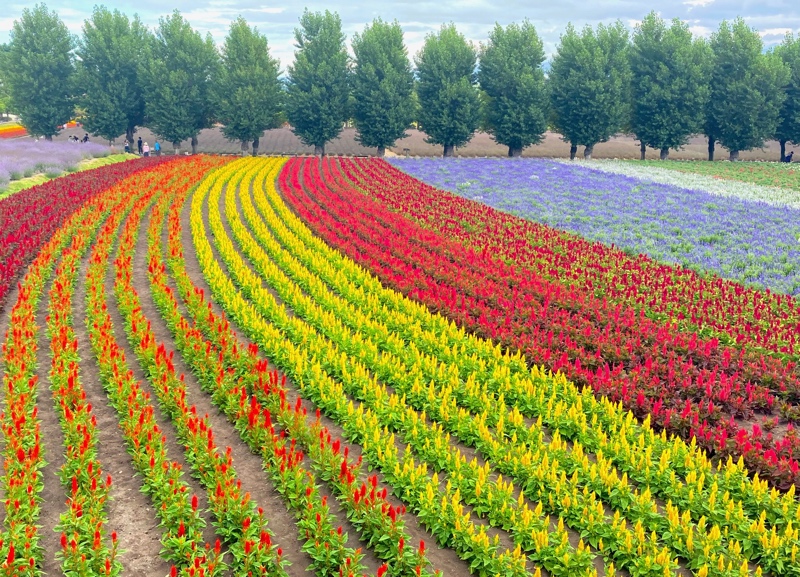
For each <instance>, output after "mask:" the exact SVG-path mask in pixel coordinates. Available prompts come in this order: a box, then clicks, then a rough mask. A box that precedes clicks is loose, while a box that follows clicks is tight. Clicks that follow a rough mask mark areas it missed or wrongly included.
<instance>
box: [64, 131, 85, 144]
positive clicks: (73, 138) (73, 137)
mask: <svg viewBox="0 0 800 577" xmlns="http://www.w3.org/2000/svg"><path fill="white" fill-rule="evenodd" d="M67 140H69V141H70V142H89V133H88V132H87V133H86V134H84V135H83V138H81V137H79V136H76V135H74V134H70V135H69V137H68V138H67Z"/></svg>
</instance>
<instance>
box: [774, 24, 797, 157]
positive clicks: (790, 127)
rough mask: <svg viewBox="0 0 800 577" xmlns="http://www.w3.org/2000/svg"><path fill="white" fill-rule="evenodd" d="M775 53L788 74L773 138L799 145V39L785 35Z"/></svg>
mask: <svg viewBox="0 0 800 577" xmlns="http://www.w3.org/2000/svg"><path fill="white" fill-rule="evenodd" d="M775 53H776V54H777V55H778V56H779V57H780V59H781V60H782V61H783V63H784V64H785V65H786V68H787V69H788V74H789V77H788V83H787V84H786V88H785V93H786V98H785V100H784V102H783V105H782V107H781V112H780V116H779V117H778V128H777V130H776V131H775V138H776V139H777V140H781V141H786V142H792V143H794V144H800V37H797V38H795V37H794V36H793V35H792V34H791V33H790V34H787V35H786V38H784V40H783V43H782V44H781V45H780V46H778V47H777V48H776V49H775Z"/></svg>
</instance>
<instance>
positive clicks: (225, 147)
mask: <svg viewBox="0 0 800 577" xmlns="http://www.w3.org/2000/svg"><path fill="white" fill-rule="evenodd" d="M84 134H85V131H84V130H83V129H82V128H69V129H67V130H64V131H62V132H61V134H59V135H58V136H56V137H54V138H53V140H67V138H68V137H69V136H71V135H75V136H83V135H84ZM140 136H141V138H142V140H143V141H145V142H147V143H148V144H149V145H150V147H151V149H152V146H153V143H154V142H155V135H154V134H153V133H152V132H151V131H150V130H149V129H147V128H140V129H139V130H138V132H137V133H136V138H139V137H140ZM355 137H356V130H355V128H345V129H344V130H343V131H342V133H341V134H340V135H339V138H336V139H335V140H332V141H331V142H329V143H328V145H327V147H326V152H327V153H328V154H338V155H355V156H371V155H374V154H375V153H376V150H375V149H374V148H366V147H364V146H361V145H360V144H359V143H358V142H356V139H355ZM425 138H426V135H425V133H424V132H420V131H419V130H414V129H411V130H408V136H407V137H406V138H403V139H401V140H399V141H397V145H396V146H393V147H392V148H389V149H387V150H386V153H387V154H386V156H387V157H388V156H406V155H408V156H441V155H442V147H441V146H438V145H433V144H428V143H427V142H425ZM91 140H92V141H95V142H98V141H99V139H97V138H92V139H91ZM124 141H125V138H124V136H123V137H121V138H117V139H116V140H115V141H114V146H115V148H116V150H117V152H121V150H122V146H123V142H124ZM76 146H80V145H79V144H76ZM161 146H162V149H163V151H162V154H172V153H173V149H172V144H171V143H164V142H162V143H161ZM190 150H191V145H190V142H189V141H188V140H187V141H184V142H183V143H181V147H180V151H181V152H182V153H185V152H187V151H190ZM197 150H198V152H208V153H215V154H241V150H242V149H241V145H240V144H239V143H238V142H231V141H229V140H227V139H226V138H225V137H224V136H223V135H222V130H221V129H220V128H219V127H216V128H209V129H206V130H202V131H201V132H200V135H199V136H198V146H197ZM791 150H792V147H791V146H787V149H786V152H787V153H788V152H790V151H791ZM134 152H135V145H134ZM313 152H314V149H313V147H311V146H305V145H304V144H303V143H302V142H300V139H299V138H297V136H295V135H294V133H293V132H292V129H291V128H289V127H283V128H276V129H274V130H267V131H266V132H264V136H263V137H262V138H261V141H260V145H259V154H273V155H277V154H286V155H304V154H313ZM507 155H508V148H507V147H505V146H501V145H499V144H497V143H496V142H495V141H494V139H493V138H492V137H491V135H489V134H486V133H485V132H476V133H475V136H474V137H473V138H472V140H470V141H469V143H468V144H467V145H466V146H462V147H459V148H456V156H464V157H473V156H507ZM578 155H579V157H581V158H582V157H583V147H580V148H579V149H578ZM658 155H659V151H658V150H655V149H648V150H647V158H649V159H658ZM522 156H524V157H547V158H569V144H567V143H566V142H564V141H563V140H561V135H560V134H557V133H555V132H547V133H546V134H545V138H544V140H543V141H542V143H541V144H537V145H536V146H531V147H528V148H526V149H525V150H524V151H523V153H522ZM714 156H715V159H716V160H727V159H728V151H727V150H726V149H725V148H722V147H721V146H719V145H718V146H717V150H716V153H715V155H714ZM669 157H670V159H673V160H705V159H706V158H708V140H707V139H706V138H705V137H704V136H702V135H701V136H695V137H694V138H692V139H691V140H690V141H689V144H688V145H686V146H685V147H684V148H683V149H681V150H677V151H675V150H671V151H670V155H669ZM593 158H634V159H636V158H639V143H638V142H637V141H636V140H634V138H633V137H632V136H626V135H620V136H615V137H614V138H612V139H611V140H609V141H608V142H602V143H600V144H598V145H596V146H595V147H594V154H593ZM779 158H780V145H779V144H778V142H776V141H774V140H773V141H769V142H768V143H767V144H766V146H765V147H764V148H763V149H755V150H751V151H749V152H742V153H740V159H741V160H771V161H777V160H778V159H779Z"/></svg>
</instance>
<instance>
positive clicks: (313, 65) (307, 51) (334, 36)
mask: <svg viewBox="0 0 800 577" xmlns="http://www.w3.org/2000/svg"><path fill="white" fill-rule="evenodd" d="M294 38H295V42H296V44H295V47H296V48H297V51H296V52H295V55H294V64H292V65H291V66H289V82H288V94H287V103H286V116H287V118H288V120H289V123H290V124H291V125H292V130H293V131H294V133H295V134H296V135H297V136H298V137H299V138H300V140H301V141H302V142H303V144H305V145H306V146H313V147H314V154H318V155H323V154H325V143H326V142H328V141H329V140H333V139H334V138H336V137H337V136H339V133H340V132H341V131H342V127H343V126H344V123H345V121H346V120H347V119H348V118H349V110H348V109H349V99H350V86H349V83H350V80H349V75H350V70H349V57H348V56H347V50H346V48H345V45H344V40H345V36H344V34H343V33H342V20H341V18H339V15H338V14H336V13H331V12H329V11H328V10H326V11H325V12H324V13H322V12H309V11H308V10H306V11H305V12H303V15H302V16H301V17H300V27H299V28H295V31H294Z"/></svg>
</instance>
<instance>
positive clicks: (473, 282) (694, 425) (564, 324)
mask: <svg viewBox="0 0 800 577" xmlns="http://www.w3.org/2000/svg"><path fill="white" fill-rule="evenodd" d="M344 162H349V161H343V163H344ZM343 168H344V169H348V166H343ZM350 168H352V167H350ZM296 170H297V171H299V170H300V167H297V168H296ZM354 174H355V175H356V176H357V175H358V173H357V171H356V172H355V173H354ZM356 176H351V177H349V178H348V177H347V176H346V175H345V176H342V175H341V174H338V171H337V170H336V167H335V166H334V167H331V172H330V173H329V174H328V177H327V178H328V180H329V181H330V182H331V183H332V184H331V185H330V186H333V187H334V188H335V189H336V192H337V193H338V194H340V195H344V198H346V201H345V204H346V203H353V204H352V206H353V207H356V208H357V209H358V210H360V211H361V213H362V214H364V215H366V214H369V215H370V218H369V219H366V218H363V217H361V219H360V221H362V222H363V224H362V225H360V226H359V227H358V229H353V228H352V227H353V226H355V225H354V224H352V223H353V220H354V218H355V217H354V216H353V214H352V209H350V211H349V212H348V213H347V214H344V213H342V208H341V207H342V201H336V200H335V199H331V198H330V197H329V195H327V194H322V195H321V196H320V198H319V199H318V202H322V203H323V205H324V207H325V209H326V210H332V211H338V212H337V214H338V215H339V216H337V218H339V219H340V220H342V223H345V224H340V225H339V230H338V231H337V234H338V235H340V236H341V240H340V241H339V242H340V243H342V242H343V243H345V244H347V245H349V250H350V251H351V252H350V253H348V254H353V255H358V254H360V253H361V252H363V250H364V249H363V246H365V245H366V246H372V247H375V248H373V249H372V250H378V251H379V252H380V254H381V255H382V256H380V257H377V258H372V259H370V260H369V264H368V266H369V267H371V268H372V270H374V271H375V272H376V274H378V275H379V277H380V278H381V279H382V280H384V282H387V283H389V284H390V286H395V287H396V288H398V289H399V290H402V291H404V292H407V293H409V294H411V295H412V296H413V297H414V298H416V299H421V300H422V301H423V302H425V303H426V304H428V305H429V306H431V307H434V308H435V309H436V310H440V311H442V312H443V313H444V314H446V315H448V316H449V317H450V318H453V319H455V320H456V321H457V322H459V323H461V324H464V325H465V326H467V327H469V328H471V329H472V330H476V331H478V332H479V334H484V335H486V336H491V337H494V338H497V339H500V340H501V341H502V342H503V343H505V344H506V345H508V346H512V347H514V348H516V347H518V346H522V347H523V349H524V350H525V351H526V352H527V353H529V354H530V355H531V358H533V359H536V360H540V361H544V362H545V364H546V366H548V367H549V368H552V369H553V370H556V369H560V370H563V371H565V373H566V374H567V375H568V376H569V377H570V378H576V379H577V380H578V382H579V383H581V384H591V385H592V386H593V387H594V388H595V389H596V390H598V391H599V392H602V393H605V394H609V395H611V396H612V398H614V399H615V400H622V401H623V402H624V403H625V406H626V407H627V408H629V409H631V410H633V411H634V412H635V413H636V414H637V415H639V416H641V417H644V416H645V415H648V414H649V415H652V418H653V419H654V422H655V423H656V424H657V425H658V426H661V427H667V428H668V429H669V430H671V431H674V432H679V433H681V434H682V435H684V436H687V437H688V436H691V435H694V436H696V437H697V438H698V440H699V442H700V443H701V444H702V445H703V446H704V447H705V448H707V449H709V450H712V451H714V452H716V453H719V454H721V455H722V456H723V457H724V456H725V455H728V454H733V455H738V454H744V455H745V458H746V459H747V463H748V466H749V467H750V468H751V470H754V471H759V472H761V474H762V475H764V476H766V477H769V478H770V479H771V480H772V481H773V482H774V483H775V484H777V485H780V486H784V487H786V486H789V485H790V484H792V483H793V482H794V481H795V480H796V479H798V478H800V469H798V465H797V462H796V461H795V459H794V457H793V455H794V453H795V450H796V445H798V443H800V440H798V438H797V436H796V435H795V434H794V432H793V431H792V430H791V427H790V431H789V433H787V435H786V436H785V437H784V438H783V439H775V438H773V437H772V435H771V434H767V435H764V434H763V432H762V431H761V430H760V429H758V428H757V427H754V432H753V433H752V434H750V433H748V431H746V430H744V429H740V428H739V426H738V425H736V424H735V422H733V420H732V419H731V417H732V415H734V414H737V413H739V412H741V411H747V412H749V411H752V410H753V408H758V409H759V410H762V411H772V410H775V409H777V405H778V404H779V403H776V402H775V397H774V396H773V395H774V394H779V395H782V396H784V397H785V401H784V402H783V408H784V409H786V410H788V411H790V412H791V411H795V410H796V409H797V407H796V404H795V403H796V400H795V393H792V392H791V391H792V390H793V389H792V388H791V387H793V386H794V387H795V389H796V386H795V385H792V384H791V383H793V382H796V381H797V377H796V375H795V367H794V363H793V362H787V363H785V364H784V363H782V362H781V361H779V360H778V359H772V358H770V357H768V356H764V355H763V354H760V353H757V352H756V351H750V352H748V351H746V350H745V349H740V350H738V351H737V350H735V349H731V348H730V347H727V346H722V345H720V344H719V342H717V341H716V340H713V339H712V340H710V341H708V340H707V341H703V340H702V339H699V338H697V335H693V336H691V338H689V337H688V336H687V335H681V333H680V332H673V331H672V330H671V329H670V327H664V326H661V325H660V324H659V323H658V322H653V321H649V320H647V319H646V318H645V317H644V316H643V315H642V314H635V313H634V312H633V311H632V309H627V310H623V309H622V308H621V307H620V306H619V305H618V306H616V307H615V308H612V307H610V306H606V305H604V304H598V303H599V302H600V301H598V300H596V299H594V300H591V299H590V300H586V299H585V295H583V296H581V293H580V292H579V291H577V289H574V287H573V288H572V289H570V291H569V292H567V291H564V290H563V288H561V287H560V285H559V284H558V283H555V282H551V281H546V280H542V279H539V277H538V276H537V275H536V274H531V273H530V272H523V271H522V270H519V269H516V268H515V267H512V266H507V265H505V264H503V263H502V262H500V261H498V260H496V259H493V258H492V257H491V256H489V255H488V253H486V252H484V253H483V254H480V255H478V254H477V253H475V252H473V251H470V250H468V249H464V248H463V247H460V245H458V244H457V243H453V242H451V241H448V240H445V239H444V238H443V237H442V236H440V235H437V234H435V233H432V232H430V231H425V230H422V229H420V228H419V227H415V225H414V224H413V223H410V222H408V221H407V220H406V219H403V218H402V217H400V216H399V215H396V214H393V213H390V212H388V211H387V210H386V209H385V208H383V207H382V206H381V205H380V204H379V203H376V202H373V201H371V200H370V199H368V198H366V197H365V196H363V195H361V194H360V193H359V192H356V191H355V190H354V189H353V184H352V182H351V180H350V178H356ZM322 178H323V177H321V176H316V180H315V181H314V183H313V185H314V186H318V187H320V190H321V191H323V192H324V191H326V190H327V188H326V187H327V185H326V184H324V183H323V182H322V180H321V179H322ZM337 178H338V179H341V185H340V186H337V182H339V180H337ZM359 178H361V180H359V181H358V186H362V187H372V188H370V189H369V190H372V191H373V193H375V194H378V192H377V191H379V190H382V188H381V187H382V186H383V185H381V184H380V183H379V184H376V185H373V184H370V183H371V182H372V181H371V180H369V181H368V180H367V179H366V178H365V177H363V176H360V177H359ZM387 186H388V185H387ZM373 189H374V190H373ZM331 202H333V203H334V205H336V204H338V206H334V205H331V206H329V203H331ZM298 210H299V208H298ZM498 214H500V213H498ZM353 230H358V231H360V232H359V234H361V235H367V236H365V238H364V239H361V238H360V237H359V234H354V233H353ZM348 231H349V232H351V234H349V235H348V234H347V232H348ZM387 239H392V240H395V242H394V244H392V245H388V246H387V244H388V243H387ZM353 251H355V252H353ZM356 258H359V257H358V256H356ZM362 258H363V257H362ZM451 259H455V260H451ZM365 264H367V263H366V262H365ZM420 267H422V268H420ZM487 267H489V268H488V270H493V271H495V274H494V276H495V277H497V278H498V280H497V281H492V280H483V281H479V280H478V279H481V278H485V274H484V272H482V271H485V270H487ZM500 279H502V281H501V280H500ZM537 279H538V280H537ZM487 284H488V285H491V287H492V289H496V290H497V293H498V294H497V295H496V294H495V293H494V292H493V290H489V289H487V288H486V287H485V286H484V285H487ZM476 307H477V309H478V313H476V314H471V313H472V310H473V309H475V308H476ZM481 311H483V312H481ZM576 326H577V327H579V328H576ZM606 359H617V360H615V361H614V364H613V365H610V364H609V361H607V360H606ZM684 371H686V372H688V377H686V378H684V376H683V374H684ZM753 379H757V382H756V383H751V382H750V381H752V380H753ZM759 382H760V383H761V385H760V386H759ZM795 384H796V383H795ZM767 387H770V388H774V390H775V393H773V392H770V391H769V389H768V388H767ZM709 395H710V396H711V397H712V398H713V400H702V401H700V402H696V401H694V399H695V398H701V399H702V398H703V397H706V396H709ZM728 419H730V420H728Z"/></svg>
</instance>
